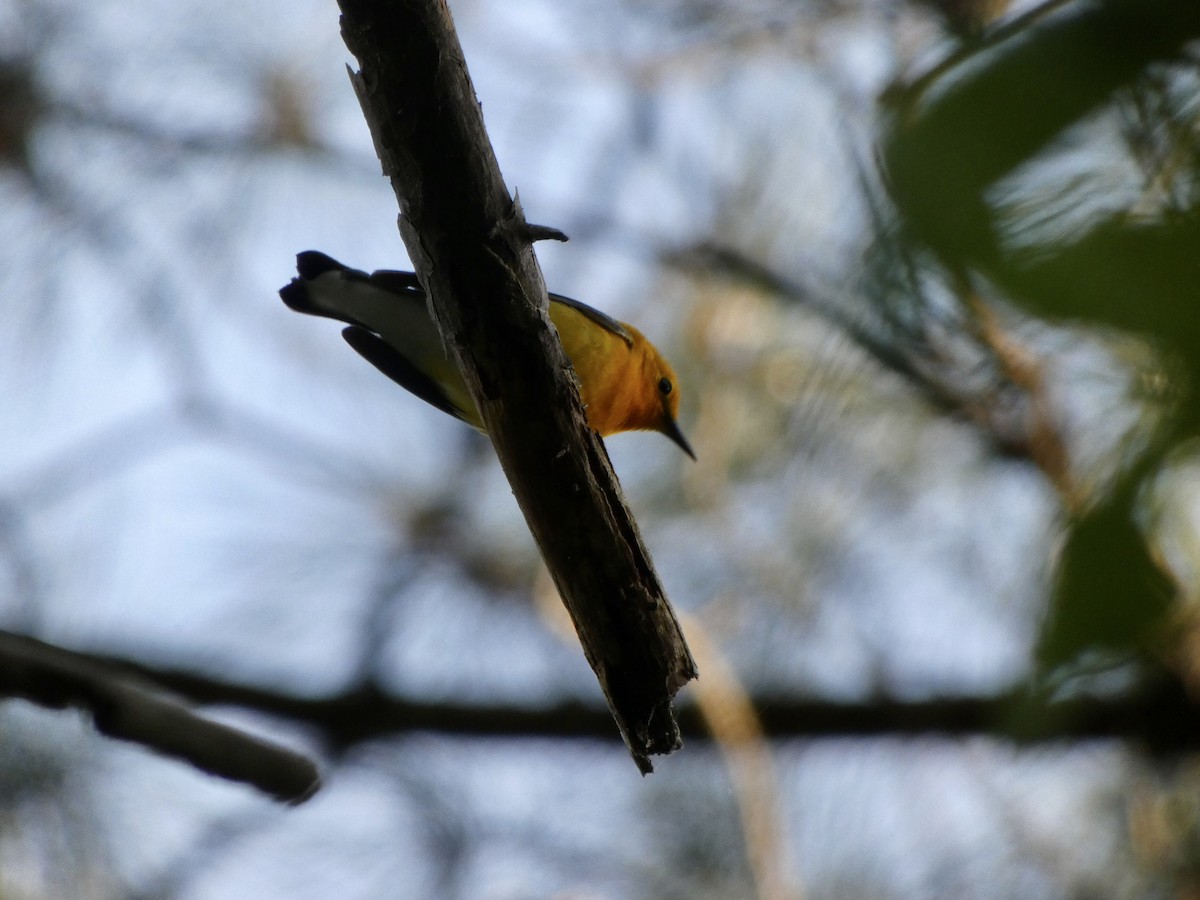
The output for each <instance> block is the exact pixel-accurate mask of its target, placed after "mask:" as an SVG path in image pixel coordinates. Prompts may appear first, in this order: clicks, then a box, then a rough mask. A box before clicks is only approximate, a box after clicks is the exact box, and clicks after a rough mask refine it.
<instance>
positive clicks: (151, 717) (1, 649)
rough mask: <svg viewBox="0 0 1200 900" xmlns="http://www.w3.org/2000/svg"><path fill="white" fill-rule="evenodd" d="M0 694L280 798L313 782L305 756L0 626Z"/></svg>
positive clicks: (292, 797)
mask: <svg viewBox="0 0 1200 900" xmlns="http://www.w3.org/2000/svg"><path fill="white" fill-rule="evenodd" d="M0 696H8V697H22V698H24V699H26V700H30V701H32V702H33V703H36V704H38V705H39V706H45V707H50V708H52V709H63V708H66V707H68V706H74V707H77V708H80V709H84V710H87V711H88V712H90V713H91V714H92V719H93V720H94V722H95V723H96V728H97V729H98V730H99V731H100V732H101V733H102V734H106V735H108V736H109V737H114V738H119V739H121V740H126V741H132V742H133V743H136V744H141V745H142V746H144V747H149V748H150V749H151V750H156V751H158V752H159V753H163V754H165V755H167V756H171V757H174V758H175V759H181V760H184V761H185V762H189V763H191V764H192V765H193V766H195V767H196V768H198V769H200V770H201V771H204V772H207V773H209V774H210V775H218V776H220V777H222V778H228V779H230V780H232V781H240V782H243V783H245V784H249V785H253V786H254V787H256V788H258V789H259V790H261V791H263V792H265V793H268V794H270V795H271V796H273V797H275V798H276V799H278V800H283V801H286V802H288V803H301V802H303V801H304V800H307V799H308V798H309V797H311V796H312V795H313V794H314V793H315V792H316V791H317V789H318V788H319V787H320V783H321V781H320V777H319V775H318V773H317V767H316V764H315V763H313V762H312V760H310V759H308V758H307V757H305V756H302V755H300V754H299V753H296V752H294V751H292V750H288V749H286V748H284V747H280V746H278V745H277V744H272V743H270V742H267V741H264V740H262V739H260V738H257V737H253V736H252V735H249V734H246V733H245V732H243V731H239V730H238V729H236V728H233V727H231V726H229V725H222V724H220V723H218V722H213V721H211V720H209V719H205V718H203V717H202V716H199V715H197V714H196V713H194V712H193V711H192V710H191V709H189V708H188V707H187V706H185V705H184V704H183V702H181V701H179V700H175V699H172V698H170V697H167V696H165V695H164V694H163V693H161V691H160V690H159V689H157V688H156V687H155V686H154V685H153V683H152V682H149V681H148V680H146V679H144V678H141V677H138V676H136V675H133V674H131V673H130V672H129V671H128V670H121V669H118V668H116V667H115V666H113V665H112V664H109V663H106V662H103V661H101V660H99V659H97V658H96V657H93V656H89V655H88V654H85V653H76V652H74V651H71V650H65V649H63V648H61V647H56V646H54V645H52V644H47V643H44V642H42V641H38V640H34V639H33V638H29V637H23V636H21V635H15V634H11V633H8V632H0Z"/></svg>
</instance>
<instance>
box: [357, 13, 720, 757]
mask: <svg viewBox="0 0 1200 900" xmlns="http://www.w3.org/2000/svg"><path fill="white" fill-rule="evenodd" d="M339 5H340V7H341V9H342V13H343V15H342V34H343V37H344V39H345V41H346V46H347V47H349V49H350V51H351V52H352V53H353V54H354V55H355V57H356V58H357V59H358V62H359V65H360V67H361V68H360V71H358V72H357V73H355V72H352V73H351V80H352V82H353V84H354V87H355V90H356V91H357V93H358V97H359V101H360V103H361V104H362V108H363V113H364V115H365V116H366V119H367V123H368V125H369V126H370V128H371V134H372V136H373V138H374V141H375V147H376V150H377V152H378V153H379V158H380V161H381V162H382V164H383V171H384V173H385V174H386V175H387V176H388V177H389V178H391V181H392V187H393V189H394V191H395V193H396V197H397V199H398V200H399V203H400V209H401V217H400V231H401V234H402V235H403V237H404V242H405V245H406V247H407V248H408V252H409V256H410V258H411V259H412V262H413V265H414V267H415V268H416V270H417V274H418V276H419V277H420V280H421V283H422V284H423V285H424V287H425V288H426V291H427V294H428V296H429V297H430V302H431V306H432V308H433V311H434V315H435V317H436V319H437V322H438V323H439V327H440V329H441V331H442V334H443V335H444V337H445V338H446V341H447V344H448V346H450V347H451V348H453V352H454V353H455V355H456V356H457V358H458V360H459V364H460V365H461V367H462V370H463V373H464V375H465V377H466V380H467V384H468V385H469V386H470V389H471V393H472V396H473V397H474V398H475V402H476V404H477V405H478V407H479V410H480V413H481V414H482V417H483V420H484V422H485V423H486V425H487V430H488V433H489V434H490V436H491V438H492V442H493V443H494V445H495V447H496V454H497V456H499V458H500V463H501V465H502V466H503V467H504V471H505V474H506V475H507V476H508V479H509V482H510V484H511V485H512V488H513V493H514V495H515V496H516V498H517V502H518V503H519V504H520V506H521V509H522V511H523V512H524V514H525V519H526V521H527V522H528V524H529V528H530V531H531V532H532V533H533V535H534V538H535V539H536V540H537V543H538V546H539V548H540V549H541V552H542V556H543V558H544V559H545V561H546V566H547V568H548V569H549V570H550V572H551V574H552V575H553V577H554V582H555V584H556V585H557V587H558V591H559V594H560V595H561V596H562V598H563V601H564V603H565V605H566V607H567V609H568V610H569V612H570V613H571V618H572V620H573V622H574V623H575V628H576V631H577V632H578V633H579V637H580V641H581V643H582V644H583V648H584V653H585V654H586V656H587V658H588V661H589V662H590V663H591V665H592V668H593V670H594V671H595V673H596V676H597V678H598V679H599V681H600V686H601V688H602V689H603V691H604V694H605V697H606V698H607V700H608V704H609V708H610V710H611V711H612V714H613V717H614V718H615V719H616V722H617V726H618V728H619V729H620V731H621V734H622V736H623V737H624V739H625V742H626V744H627V745H628V747H629V750H630V752H631V753H632V755H633V758H634V760H635V761H636V762H637V764H638V767H639V768H640V769H641V770H642V772H649V771H651V765H650V760H649V755H650V754H653V753H669V752H671V751H672V750H674V749H676V748H677V747H678V746H679V745H680V738H679V729H678V727H677V725H676V723H675V719H674V714H673V712H672V709H671V701H672V698H673V697H674V695H675V693H676V692H677V691H678V690H679V688H681V687H682V686H683V685H684V684H686V683H687V682H688V681H689V680H690V679H692V678H694V677H695V674H696V672H695V663H694V662H693V660H692V657H691V654H690V653H689V652H688V649H687V644H686V643H685V641H684V638H683V634H682V632H681V631H680V628H679V623H678V622H677V621H676V618H675V614H674V612H673V611H672V610H671V606H670V604H669V603H668V601H667V598H666V595H665V593H664V592H663V588H662V585H661V584H660V583H659V580H658V576H657V575H656V574H655V571H654V566H653V564H652V562H651V560H650V555H649V553H648V552H647V551H646V548H645V546H644V545H643V543H642V540H641V536H640V534H639V532H638V528H637V525H636V523H635V522H634V520H633V517H632V515H631V514H630V512H629V509H628V507H627V506H626V503H625V499H624V497H623V495H622V494H621V489H620V487H619V485H618V484H617V480H616V476H615V475H614V474H613V471H612V467H611V465H610V464H609V460H608V455H607V453H606V452H605V450H604V445H603V444H602V443H601V442H600V440H599V438H598V437H597V436H596V435H594V434H593V433H592V432H591V431H590V430H589V429H588V428H587V425H586V422H585V419H584V415H583V410H582V407H581V404H580V402H579V395H578V390H577V387H576V385H575V381H574V377H573V375H572V374H571V370H570V368H569V365H568V363H567V361H566V357H565V355H564V354H563V350H562V346H561V344H560V343H559V340H558V336H557V333H556V332H555V331H554V329H553V328H552V327H551V326H550V323H549V320H548V318H547V316H546V308H547V299H546V288H545V285H544V284H543V282H542V276H541V271H540V270H539V268H538V265H537V261H536V259H535V258H534V254H533V249H532V246H531V244H530V240H531V238H532V237H537V232H536V231H533V232H531V231H530V228H529V226H528V225H527V223H525V220H524V217H523V214H522V212H521V209H520V206H519V205H518V204H517V203H515V202H514V201H513V199H512V197H511V196H510V194H509V192H508V189H507V187H506V186H505V184H504V180H503V178H502V177H501V174H500V168H499V165H498V164H497V162H496V158H495V154H494V153H493V151H492V148H491V144H490V142H489V140H488V137H487V133H486V131H485V130H484V125H483V115H482V112H481V110H480V106H479V102H478V100H476V97H475V90H474V87H473V86H472V84H471V81H470V78H469V76H468V74H467V66H466V61H465V59H464V58H463V53H462V48H461V47H460V45H459V42H458V37H457V35H456V34H455V31H454V25H453V22H452V21H451V19H450V14H449V10H448V9H447V8H446V5H445V3H442V2H438V0H339Z"/></svg>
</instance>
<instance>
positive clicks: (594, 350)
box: [550, 303, 696, 459]
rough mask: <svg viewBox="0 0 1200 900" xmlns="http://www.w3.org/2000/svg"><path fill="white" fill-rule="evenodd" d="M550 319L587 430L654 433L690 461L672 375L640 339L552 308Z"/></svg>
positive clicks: (624, 328) (633, 332)
mask: <svg viewBox="0 0 1200 900" xmlns="http://www.w3.org/2000/svg"><path fill="white" fill-rule="evenodd" d="M556 307H557V308H556ZM550 315H551V318H553V319H554V322H555V325H556V326H557V327H558V330H559V335H560V337H561V338H562V342H563V349H564V350H565V351H566V353H567V356H568V357H569V358H570V360H571V364H572V365H573V366H574V367H575V372H576V374H577V375H578V376H579V388H580V395H581V398H582V400H583V403H584V406H585V407H586V409H587V416H588V424H590V425H591V426H592V428H594V429H595V430H596V431H598V432H599V433H600V434H602V435H605V436H607V435H610V434H616V433H617V432H619V431H657V432H659V433H661V434H664V435H666V436H667V437H668V438H670V439H671V440H672V441H674V442H675V443H676V444H678V445H679V447H680V448H682V450H683V452H684V453H686V454H687V455H688V456H690V457H692V459H695V458H696V454H695V453H693V452H692V448H691V445H690V444H688V441H687V438H685V437H684V436H683V432H682V431H681V430H680V428H679V422H678V415H679V394H680V392H679V381H678V379H677V378H676V376H675V370H674V369H672V368H671V365H670V363H668V362H667V361H666V360H665V359H663V356H662V354H661V353H659V352H658V348H657V347H655V346H654V345H653V344H652V343H650V341H649V340H647V339H646V336H645V335H643V334H642V333H641V332H640V331H638V330H637V329H636V328H634V327H633V326H632V325H628V324H626V323H624V322H620V323H613V324H614V325H616V326H617V327H618V328H619V329H620V330H619V331H615V330H613V329H611V328H609V327H606V326H598V325H597V323H596V322H595V321H593V320H592V319H591V318H589V317H588V316H586V315H571V314H570V313H569V312H568V311H566V310H565V309H564V308H563V307H561V306H559V305H558V304H554V303H552V304H551V306H550Z"/></svg>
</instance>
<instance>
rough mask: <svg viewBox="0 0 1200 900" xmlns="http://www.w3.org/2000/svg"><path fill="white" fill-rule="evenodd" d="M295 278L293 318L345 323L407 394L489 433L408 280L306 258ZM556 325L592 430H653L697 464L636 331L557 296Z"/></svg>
mask: <svg viewBox="0 0 1200 900" xmlns="http://www.w3.org/2000/svg"><path fill="white" fill-rule="evenodd" d="M296 269H297V271H298V272H299V273H300V277H299V278H293V279H292V281H291V283H290V284H288V285H285V286H284V287H283V288H281V289H280V291H279V296H280V297H282V298H283V302H284V303H286V304H287V305H288V306H289V307H291V308H292V309H294V310H296V311H298V312H303V313H310V314H312V315H317V316H325V317H327V318H330V319H337V320H339V321H341V322H346V323H347V324H348V325H349V326H350V327H349V328H346V329H344V330H343V331H342V336H343V337H344V338H345V339H346V342H347V343H348V344H350V346H351V347H353V348H354V349H355V350H356V351H357V352H358V353H359V355H361V356H362V357H363V358H364V359H366V360H367V361H368V362H369V363H371V364H372V365H373V366H375V368H377V369H378V370H379V371H380V372H382V373H383V374H384V375H387V376H388V377H389V378H391V379H392V380H393V381H395V382H396V383H397V384H399V385H400V386H401V387H403V388H406V389H407V390H409V391H411V392H412V393H414V394H416V395H417V396H418V397H420V398H421V399H422V400H425V401H426V402H428V403H431V404H432V405H434V406H436V407H437V408H438V409H440V410H443V411H445V412H448V413H450V415H452V416H455V417H456V418H459V419H462V420H463V421H464V422H467V423H468V424H470V425H473V426H475V427H476V428H479V429H480V430H482V429H483V421H482V420H481V419H480V417H479V411H478V410H477V409H476V408H475V403H474V401H473V400H472V399H471V395H470V393H469V392H468V391H467V385H466V382H465V381H464V380H463V376H462V373H461V372H460V371H459V369H458V365H457V364H456V363H455V362H454V360H453V359H451V358H450V357H449V356H448V355H447V353H446V349H445V347H444V346H443V344H442V338H441V335H440V334H439V333H438V330H437V326H436V325H435V324H434V322H433V319H432V318H431V317H430V315H429V309H428V307H427V306H426V304H425V292H424V290H423V289H422V288H421V285H420V282H418V281H417V276H416V275H414V274H413V273H412V272H394V271H389V270H381V271H378V272H372V273H371V274H369V275H368V274H367V273H366V272H361V271H359V270H357V269H351V268H349V267H347V266H344V265H342V264H341V263H340V262H338V261H337V260H335V259H332V258H330V257H328V256H326V255H325V254H324V253H318V252H317V251H315V250H308V251H305V252H304V253H301V254H299V255H298V256H297V257H296ZM550 319H551V321H552V322H554V327H555V328H557V329H558V334H559V337H560V338H561V340H562V344H563V350H565V351H566V354H567V358H568V359H570V360H571V365H572V366H574V367H575V374H576V375H578V376H579V389H580V396H581V398H582V400H583V405H584V407H585V409H586V410H587V417H588V424H589V425H591V427H592V428H593V429H595V430H596V431H598V432H599V433H600V434H602V435H610V434H615V433H617V432H619V431H635V430H651V431H658V432H661V433H663V434H665V435H666V436H667V437H669V438H670V439H671V440H673V441H674V442H675V443H676V444H678V445H679V446H680V447H682V448H683V452H684V453H686V454H687V455H688V456H690V457H692V458H693V459H695V458H696V455H695V454H694V453H693V452H692V448H691V446H690V445H689V444H688V442H687V438H685V437H684V436H683V432H682V431H680V429H679V424H678V422H677V421H676V416H677V414H678V412H679V385H678V383H677V381H676V379H675V372H674V370H672V368H671V366H670V365H669V364H668V363H667V361H666V360H665V359H663V358H662V354H660V353H659V352H658V350H657V348H656V347H655V346H654V345H653V344H651V343H650V342H649V341H648V340H646V338H645V336H644V335H643V334H642V333H641V332H640V331H638V330H637V329H636V328H634V327H633V326H632V325H626V324H625V323H624V322H618V321H617V320H616V319H613V318H611V317H610V316H607V315H605V314H604V313H602V312H600V311H599V310H596V309H592V307H590V306H588V305H586V304H584V303H580V302H579V301H578V300H572V299H570V298H568V297H563V296H560V295H558V294H551V295H550Z"/></svg>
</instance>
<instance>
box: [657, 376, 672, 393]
mask: <svg viewBox="0 0 1200 900" xmlns="http://www.w3.org/2000/svg"><path fill="white" fill-rule="evenodd" d="M658 392H659V393H660V394H662V395H663V396H664V397H665V396H667V394H669V393H671V379H670V378H660V379H658Z"/></svg>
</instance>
